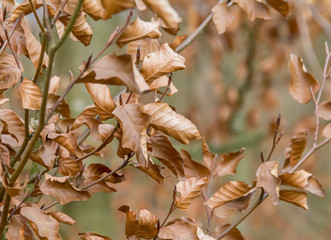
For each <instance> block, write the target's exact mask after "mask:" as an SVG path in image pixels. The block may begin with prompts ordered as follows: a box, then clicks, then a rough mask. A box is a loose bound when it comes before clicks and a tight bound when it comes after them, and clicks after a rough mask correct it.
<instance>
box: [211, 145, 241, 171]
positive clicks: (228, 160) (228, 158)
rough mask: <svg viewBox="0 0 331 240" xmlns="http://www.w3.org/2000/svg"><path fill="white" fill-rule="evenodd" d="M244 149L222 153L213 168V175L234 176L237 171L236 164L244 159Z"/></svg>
mask: <svg viewBox="0 0 331 240" xmlns="http://www.w3.org/2000/svg"><path fill="white" fill-rule="evenodd" d="M244 151H245V148H242V149H241V150H240V151H238V152H230V153H223V154H222V155H221V158H220V160H219V162H218V163H217V165H216V168H215V174H217V175H218V176H220V177H223V176H226V175H234V174H236V171H237V166H238V163H239V162H240V160H241V159H243V158H244V157H245V155H244Z"/></svg>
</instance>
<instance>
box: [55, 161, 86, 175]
mask: <svg viewBox="0 0 331 240" xmlns="http://www.w3.org/2000/svg"><path fill="white" fill-rule="evenodd" d="M58 164H59V170H58V172H59V173H60V174H61V175H63V176H70V177H73V176H76V174H77V173H79V172H80V170H81V169H82V161H75V160H74V159H72V158H59V159H58Z"/></svg>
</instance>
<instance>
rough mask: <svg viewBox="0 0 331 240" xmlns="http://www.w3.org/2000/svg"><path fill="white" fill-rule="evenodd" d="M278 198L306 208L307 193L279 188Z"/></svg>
mask: <svg viewBox="0 0 331 240" xmlns="http://www.w3.org/2000/svg"><path fill="white" fill-rule="evenodd" d="M279 199H280V200H283V201H286V202H289V203H292V204H294V205H297V206H299V207H301V208H303V209H305V210H307V209H308V205H307V193H305V192H298V191H294V190H280V191H279Z"/></svg>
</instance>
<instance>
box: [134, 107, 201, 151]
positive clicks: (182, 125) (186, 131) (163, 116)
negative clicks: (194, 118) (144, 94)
mask: <svg viewBox="0 0 331 240" xmlns="http://www.w3.org/2000/svg"><path fill="white" fill-rule="evenodd" d="M140 110H141V111H142V112H143V113H146V114H148V115H150V116H151V121H150V123H151V126H152V127H154V128H155V129H158V130H160V131H161V132H163V133H165V134H168V135H169V136H171V137H173V138H175V139H176V140H178V141H179V142H181V143H184V144H188V143H189V141H190V140H193V139H199V138H201V136H200V133H199V130H198V129H197V128H196V126H195V125H194V124H193V123H192V122H191V121H190V120H188V119H187V118H185V117H184V116H182V115H180V114H178V113H176V112H175V111H174V110H173V109H172V108H171V107H170V106H169V105H168V104H166V103H162V102H154V103H149V104H146V105H143V106H141V107H140Z"/></svg>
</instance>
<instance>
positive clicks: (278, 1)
mask: <svg viewBox="0 0 331 240" xmlns="http://www.w3.org/2000/svg"><path fill="white" fill-rule="evenodd" d="M266 1H267V3H269V4H270V5H271V7H273V8H274V9H276V10H277V11H278V12H279V13H281V14H282V15H283V16H284V17H286V16H287V14H288V11H289V5H288V2H286V1H285V0H266Z"/></svg>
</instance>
